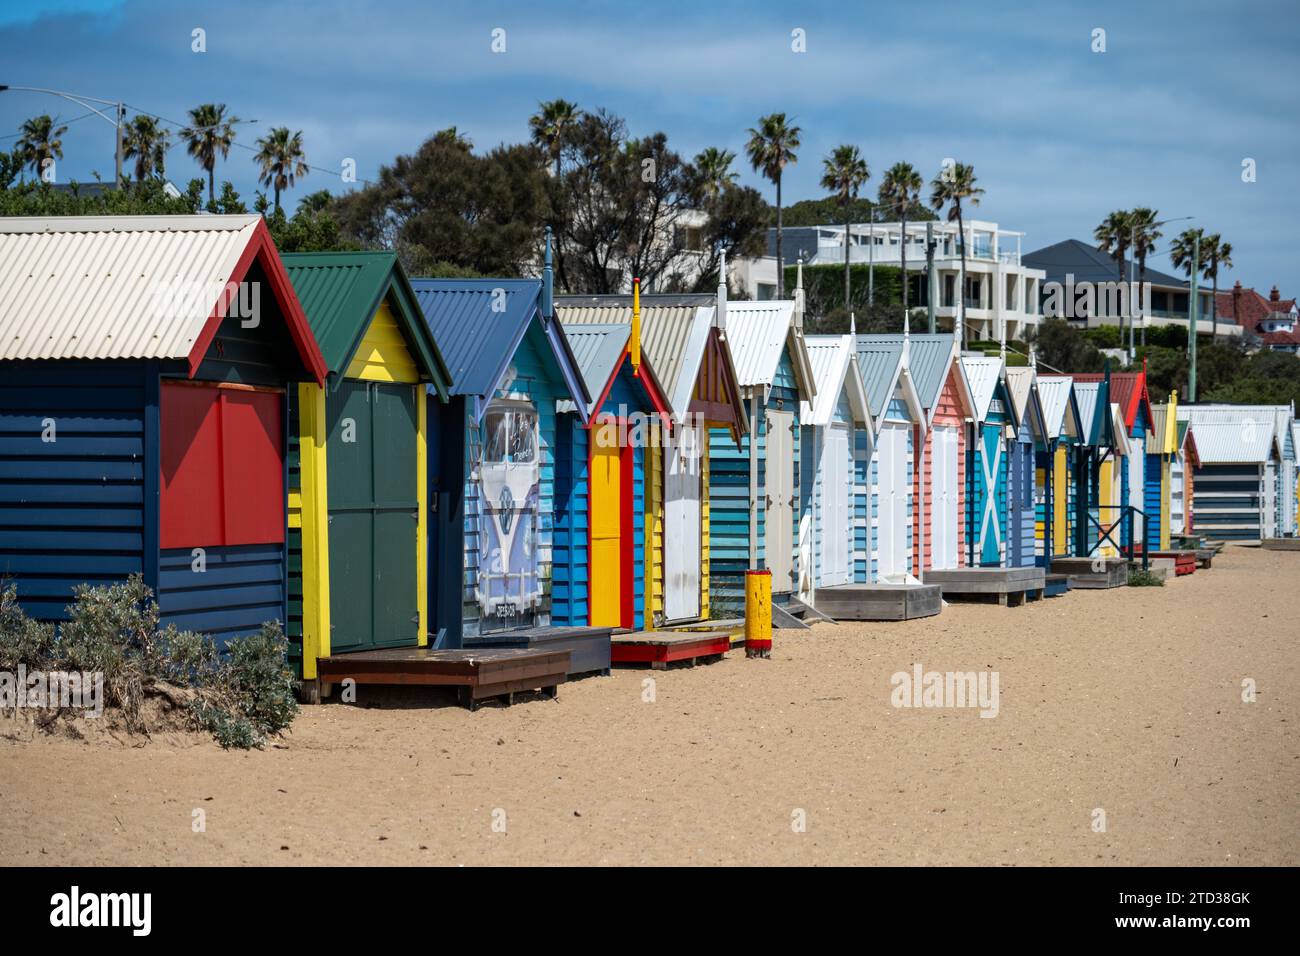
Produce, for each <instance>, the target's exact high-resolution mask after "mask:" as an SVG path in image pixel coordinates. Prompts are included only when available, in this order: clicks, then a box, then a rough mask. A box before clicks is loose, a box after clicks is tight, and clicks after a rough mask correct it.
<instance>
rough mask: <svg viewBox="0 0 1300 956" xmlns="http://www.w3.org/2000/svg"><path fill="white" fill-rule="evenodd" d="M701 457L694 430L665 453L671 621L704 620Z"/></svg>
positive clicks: (684, 433)
mask: <svg viewBox="0 0 1300 956" xmlns="http://www.w3.org/2000/svg"><path fill="white" fill-rule="evenodd" d="M701 454H702V441H701V437H700V430H699V428H693V427H691V426H684V427H683V428H682V429H681V431H680V432H679V433H678V434H677V435H676V436H674V439H673V441H671V442H670V443H669V445H668V448H667V449H666V450H665V459H666V460H665V462H664V617H665V618H666V619H667V620H669V621H684V620H688V619H690V618H696V617H699V616H700V561H701V557H702V556H701V552H700V525H701V521H702V514H701V511H700V478H701V474H700V471H701V469H700V455H701Z"/></svg>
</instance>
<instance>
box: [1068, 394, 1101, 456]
mask: <svg viewBox="0 0 1300 956" xmlns="http://www.w3.org/2000/svg"><path fill="white" fill-rule="evenodd" d="M1100 394H1101V382H1080V381H1079V380H1078V379H1075V380H1074V397H1075V398H1076V399H1078V402H1079V422H1080V424H1082V426H1083V441H1084V442H1085V443H1088V444H1091V443H1092V440H1093V436H1094V435H1095V434H1096V432H1095V429H1096V426H1097V404H1098V398H1099V396H1100Z"/></svg>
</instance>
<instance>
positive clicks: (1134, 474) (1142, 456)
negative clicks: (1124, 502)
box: [1128, 438, 1160, 543]
mask: <svg viewBox="0 0 1300 956" xmlns="http://www.w3.org/2000/svg"><path fill="white" fill-rule="evenodd" d="M1129 441H1130V442H1131V443H1132V451H1133V453H1132V454H1131V455H1129V456H1128V504H1129V505H1130V506H1132V507H1134V508H1137V509H1138V510H1139V511H1142V512H1145V511H1146V462H1147V449H1146V440H1145V439H1143V438H1131V439H1129ZM1159 517H1160V516H1159V515H1147V519H1148V520H1150V519H1153V518H1159ZM1133 540H1134V541H1137V542H1139V543H1140V542H1141V541H1142V519H1141V518H1139V517H1138V516H1137V515H1134V516H1133Z"/></svg>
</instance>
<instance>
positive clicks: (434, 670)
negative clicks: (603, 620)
mask: <svg viewBox="0 0 1300 956" xmlns="http://www.w3.org/2000/svg"><path fill="white" fill-rule="evenodd" d="M568 669H569V652H568V651H540V650H529V649H524V648H508V647H493V648H483V649H481V650H456V651H432V650H429V649H428V648H424V647H409V648H407V647H402V648H393V649H390V650H378V651H357V652H355V653H352V654H334V655H331V656H330V657H324V658H321V659H320V661H318V662H317V665H316V672H317V674H318V675H319V677H318V682H319V683H320V684H337V683H339V682H341V681H344V680H347V679H349V678H350V679H352V680H354V681H356V682H357V683H358V684H404V685H411V684H416V685H425V686H452V687H456V688H457V691H458V696H459V699H460V702H461V703H462V704H463V705H465V706H466V707H468V708H469V709H470V710H474V709H476V708H477V707H478V703H479V701H481V700H484V699H486V698H489V697H504V698H505V699H506V703H507V704H511V703H514V695H515V694H516V693H519V692H520V691H530V690H540V691H543V692H545V693H546V694H547V695H548V696H549V697H552V698H553V697H556V696H557V695H558V694H559V688H560V685H561V684H563V683H564V681H565V678H566V676H567V673H568Z"/></svg>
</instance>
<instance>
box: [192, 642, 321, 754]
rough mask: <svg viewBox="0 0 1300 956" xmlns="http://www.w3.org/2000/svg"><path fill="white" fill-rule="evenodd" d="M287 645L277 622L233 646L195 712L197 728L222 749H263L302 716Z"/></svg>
mask: <svg viewBox="0 0 1300 956" xmlns="http://www.w3.org/2000/svg"><path fill="white" fill-rule="evenodd" d="M287 647H288V642H287V641H286V640H285V637H284V632H283V631H282V630H281V629H280V625H279V624H278V623H276V622H274V621H273V622H270V623H268V624H263V625H262V629H261V630H260V631H258V632H257V633H256V634H250V635H248V636H247V637H237V638H235V639H234V640H232V641H230V643H229V645H228V646H227V648H226V656H225V657H224V658H223V659H222V660H221V662H220V663H219V664H218V665H217V666H216V668H215V669H211V670H207V671H206V672H204V673H205V675H206V678H207V679H206V680H205V681H204V683H203V685H202V688H201V690H200V693H199V696H198V697H197V698H196V699H195V700H194V702H193V704H192V707H193V710H194V714H195V718H196V719H197V720H198V722H199V725H200V726H202V727H204V728H206V729H207V730H208V731H210V732H211V733H212V735H213V736H215V737H216V738H217V741H218V742H219V743H220V744H221V746H223V747H242V748H248V747H261V746H262V744H264V743H265V742H266V735H267V734H269V733H276V732H278V731H280V730H283V729H284V728H285V727H288V726H289V724H290V723H292V722H293V718H294V717H295V716H297V714H298V697H297V689H298V682H297V681H296V680H295V678H294V676H293V672H292V671H290V670H289V669H288V668H287V667H285V664H284V661H285V651H286V650H287Z"/></svg>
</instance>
